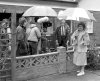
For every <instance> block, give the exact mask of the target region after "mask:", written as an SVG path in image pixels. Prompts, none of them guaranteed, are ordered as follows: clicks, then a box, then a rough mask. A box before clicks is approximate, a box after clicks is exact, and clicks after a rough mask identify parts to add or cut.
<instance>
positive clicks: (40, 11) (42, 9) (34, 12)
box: [23, 6, 57, 16]
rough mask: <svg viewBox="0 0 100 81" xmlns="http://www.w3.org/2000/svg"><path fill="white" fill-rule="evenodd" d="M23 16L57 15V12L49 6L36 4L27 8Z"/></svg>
mask: <svg viewBox="0 0 100 81" xmlns="http://www.w3.org/2000/svg"><path fill="white" fill-rule="evenodd" d="M23 16H57V13H56V11H55V10H54V9H52V8H51V7H48V6H34V7H31V8H29V9H28V10H26V11H25V12H24V14H23Z"/></svg>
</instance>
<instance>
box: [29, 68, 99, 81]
mask: <svg viewBox="0 0 100 81" xmlns="http://www.w3.org/2000/svg"><path fill="white" fill-rule="evenodd" d="M76 75H77V72H70V73H66V74H60V75H57V74H55V75H49V76H44V77H40V78H35V79H32V80H28V81H100V70H99V71H85V75H83V76H76Z"/></svg>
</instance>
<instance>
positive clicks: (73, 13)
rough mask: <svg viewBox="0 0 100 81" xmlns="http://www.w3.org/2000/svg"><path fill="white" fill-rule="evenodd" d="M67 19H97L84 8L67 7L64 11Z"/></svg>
mask: <svg viewBox="0 0 100 81" xmlns="http://www.w3.org/2000/svg"><path fill="white" fill-rule="evenodd" d="M63 14H65V15H66V20H77V21H87V20H94V21H95V20H96V19H95V18H94V16H93V15H92V13H91V12H89V11H88V10H85V9H83V8H67V9H66V10H65V11H64V13H63Z"/></svg>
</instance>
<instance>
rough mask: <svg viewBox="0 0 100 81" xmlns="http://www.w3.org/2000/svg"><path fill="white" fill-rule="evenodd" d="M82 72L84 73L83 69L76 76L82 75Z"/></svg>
mask: <svg viewBox="0 0 100 81" xmlns="http://www.w3.org/2000/svg"><path fill="white" fill-rule="evenodd" d="M84 74H85V72H84V71H81V72H80V73H78V74H77V76H82V75H84Z"/></svg>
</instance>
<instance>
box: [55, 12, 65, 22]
mask: <svg viewBox="0 0 100 81" xmlns="http://www.w3.org/2000/svg"><path fill="white" fill-rule="evenodd" d="M57 18H58V19H59V20H62V19H66V14H64V10H60V11H59V12H58V16H57Z"/></svg>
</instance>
